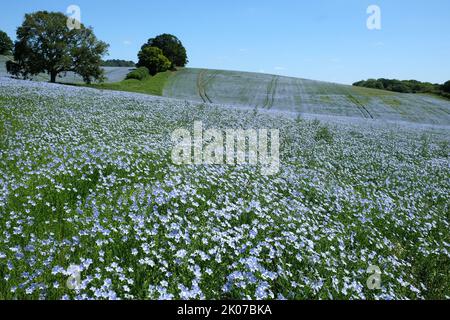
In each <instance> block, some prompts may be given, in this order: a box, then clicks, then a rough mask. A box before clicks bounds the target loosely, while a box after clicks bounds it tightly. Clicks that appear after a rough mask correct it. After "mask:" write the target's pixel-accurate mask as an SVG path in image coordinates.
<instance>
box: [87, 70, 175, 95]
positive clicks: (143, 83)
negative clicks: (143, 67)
mask: <svg viewBox="0 0 450 320" xmlns="http://www.w3.org/2000/svg"><path fill="white" fill-rule="evenodd" d="M171 75H172V72H170V71H166V72H161V73H158V74H157V75H155V76H153V77H147V78H146V79H144V80H137V79H128V80H124V81H120V82H114V83H101V84H92V85H89V86H90V87H92V88H96V89H102V90H117V91H128V92H137V93H145V94H151V95H155V96H162V95H163V90H164V87H165V85H166V82H167V80H168V79H169V77H170V76H171Z"/></svg>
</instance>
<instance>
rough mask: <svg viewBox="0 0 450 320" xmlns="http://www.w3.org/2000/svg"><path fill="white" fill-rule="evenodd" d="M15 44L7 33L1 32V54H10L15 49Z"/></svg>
mask: <svg viewBox="0 0 450 320" xmlns="http://www.w3.org/2000/svg"><path fill="white" fill-rule="evenodd" d="M13 45H14V44H13V42H12V40H11V39H10V38H9V36H8V35H7V34H6V32H4V31H1V30H0V54H2V55H7V54H10V53H11V51H12V49H13Z"/></svg>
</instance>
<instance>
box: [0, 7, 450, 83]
mask: <svg viewBox="0 0 450 320" xmlns="http://www.w3.org/2000/svg"><path fill="white" fill-rule="evenodd" d="M71 4H75V5H78V6H79V7H80V8H81V19H82V22H83V23H84V24H85V25H89V26H92V27H93V28H94V31H95V33H96V35H97V36H98V38H100V39H101V40H104V41H106V42H107V43H109V44H110V50H109V51H110V56H109V57H110V58H120V59H127V60H136V59H137V58H136V55H137V52H138V50H139V48H140V46H141V45H142V44H143V43H144V42H145V41H146V40H147V39H148V38H150V37H153V36H155V35H158V34H161V33H172V34H175V35H176V36H178V37H179V38H180V39H181V40H182V42H183V43H184V45H185V46H186V48H187V50H188V55H189V60H190V63H189V66H190V67H202V68H216V69H230V70H242V71H256V72H266V73H276V74H282V75H289V76H295V77H302V78H308V79H316V80H326V81H333V82H339V83H352V82H355V81H357V80H360V79H366V78H378V77H386V78H399V79H418V80H422V81H430V82H439V83H442V82H445V81H447V80H449V79H450V32H449V30H450V1H448V0H428V1H418V0H410V1H407V0H395V1H393V0H370V1H366V0H314V1H313V0H310V1H305V0H277V1H275V0H272V1H266V0H240V1H238V0H220V1H219V0H208V1H206V0H188V1H186V0H185V1H182V0H165V1H163V0H158V1H155V0H128V1H122V0H114V1H106V0H70V1H65V0H53V1H51V0H39V1H38V0H34V1H9V2H8V5H7V6H2V10H1V11H0V30H4V31H6V32H7V33H8V34H9V35H10V36H11V37H13V38H14V37H15V30H16V28H17V26H19V25H20V24H21V23H22V21H23V16H24V14H25V13H29V12H33V11H36V10H44V9H45V10H49V11H61V12H66V9H67V7H68V6H69V5H71ZM372 4H375V5H378V6H379V7H380V8H381V14H382V16H381V23H382V28H381V30H369V29H367V27H366V20H367V18H368V16H369V15H368V14H367V13H366V10H367V7H368V6H369V5H372Z"/></svg>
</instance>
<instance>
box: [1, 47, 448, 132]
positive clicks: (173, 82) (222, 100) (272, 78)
mask: <svg viewBox="0 0 450 320" xmlns="http://www.w3.org/2000/svg"><path fill="white" fill-rule="evenodd" d="M8 59H10V58H9V57H5V56H0V76H7V73H6V68H5V63H6V61H7V60H8ZM104 69H105V74H106V84H104V85H95V86H94V87H97V88H99V89H112V90H123V91H132V92H141V93H147V94H156V95H159V94H160V93H161V88H162V87H164V90H163V91H162V92H163V94H162V95H163V96H165V97H169V98H176V99H181V100H189V101H194V102H205V103H215V104H223V105H228V106H235V107H245V108H252V109H253V108H257V109H260V110H272V111H284V112H292V113H294V114H301V115H305V116H307V115H319V116H344V117H352V118H360V119H379V120H386V121H401V122H413V123H425V124H434V125H445V126H448V125H450V101H449V100H446V99H442V98H439V97H435V96H431V95H421V94H401V93H394V92H389V91H383V90H374V89H367V88H362V87H353V86H348V85H342V84H336V83H329V82H321V81H314V80H306V79H300V78H292V77H284V76H278V75H270V74H262V73H250V72H239V71H224V70H209V69H196V68H184V69H181V70H179V71H177V72H174V73H172V74H171V75H170V76H167V75H166V76H164V77H162V79H161V80H162V81H163V83H161V81H160V79H159V78H158V81H145V82H142V83H140V82H139V81H138V82H136V81H134V82H132V83H130V81H129V82H126V81H125V82H123V80H124V79H125V77H126V75H127V73H128V72H129V71H130V68H127V67H104ZM155 79H156V78H155ZM33 80H36V81H48V80H49V77H48V75H46V74H40V75H38V76H36V77H34V78H33ZM150 80H152V79H150ZM58 82H61V83H74V84H81V83H82V79H81V78H80V77H79V76H77V75H75V74H73V73H71V72H68V73H67V74H65V75H63V77H61V78H58ZM164 82H165V85H164ZM153 86H156V87H155V88H153Z"/></svg>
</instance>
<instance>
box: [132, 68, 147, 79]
mask: <svg viewBox="0 0 450 320" xmlns="http://www.w3.org/2000/svg"><path fill="white" fill-rule="evenodd" d="M149 76H150V72H149V71H148V69H147V68H146V67H139V68H137V69H135V70H133V71H131V72H130V73H129V74H127V79H136V80H144V79H146V78H148V77H149Z"/></svg>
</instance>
